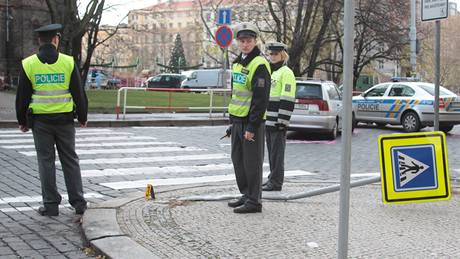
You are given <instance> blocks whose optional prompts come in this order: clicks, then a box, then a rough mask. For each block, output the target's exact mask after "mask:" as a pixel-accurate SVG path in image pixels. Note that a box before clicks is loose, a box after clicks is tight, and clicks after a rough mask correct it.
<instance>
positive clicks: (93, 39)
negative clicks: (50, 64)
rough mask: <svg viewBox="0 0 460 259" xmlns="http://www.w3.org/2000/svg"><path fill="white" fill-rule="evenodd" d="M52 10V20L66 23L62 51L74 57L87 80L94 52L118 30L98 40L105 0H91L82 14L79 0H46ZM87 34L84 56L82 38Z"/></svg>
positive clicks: (84, 78) (61, 45)
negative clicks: (83, 54)
mask: <svg viewBox="0 0 460 259" xmlns="http://www.w3.org/2000/svg"><path fill="white" fill-rule="evenodd" d="M46 4H47V6H48V9H49V11H50V16H51V22H53V23H61V24H63V25H64V33H63V36H62V38H61V43H60V51H62V52H64V53H66V54H69V55H71V56H73V57H74V59H75V62H76V64H78V66H79V69H80V73H81V75H82V79H83V80H86V77H87V75H88V70H89V66H90V61H91V57H92V54H93V52H94V50H95V48H96V47H97V46H98V44H101V42H103V41H105V40H107V39H108V38H109V37H111V36H113V35H114V34H115V33H116V30H115V31H114V32H113V33H112V34H110V35H109V36H108V37H107V38H106V39H103V40H102V41H100V40H99V41H98V32H99V25H100V22H101V18H102V12H103V11H104V10H105V9H104V5H105V0H90V1H89V2H88V4H87V6H86V7H85V8H84V9H85V11H84V13H83V14H82V15H80V13H79V11H78V9H79V6H78V1H77V0H46ZM85 34H86V36H87V37H86V40H87V42H86V51H85V52H86V57H84V58H83V56H82V40H83V37H84V36H85Z"/></svg>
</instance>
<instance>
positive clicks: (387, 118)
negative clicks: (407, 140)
mask: <svg viewBox="0 0 460 259" xmlns="http://www.w3.org/2000/svg"><path fill="white" fill-rule="evenodd" d="M434 91H435V90H434V84H431V83H424V82H387V83H381V84H378V85H375V86H373V87H372V88H370V89H368V90H367V91H365V92H364V93H362V94H361V95H359V96H354V97H353V115H354V121H353V123H354V125H356V124H357V123H358V122H374V123H376V124H377V125H378V126H385V125H386V124H392V125H402V126H403V128H404V130H405V131H406V132H416V131H419V130H420V129H421V128H423V127H426V126H433V124H434ZM456 124H460V100H459V99H458V96H457V95H456V94H454V93H453V92H451V91H449V90H447V89H446V88H444V87H440V92H439V129H440V130H442V131H444V132H448V131H450V130H452V128H453V127H454V125H456Z"/></svg>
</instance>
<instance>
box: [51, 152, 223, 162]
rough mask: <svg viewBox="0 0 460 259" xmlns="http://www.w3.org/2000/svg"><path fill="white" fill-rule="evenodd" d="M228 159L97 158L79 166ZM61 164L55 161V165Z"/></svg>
mask: <svg viewBox="0 0 460 259" xmlns="http://www.w3.org/2000/svg"><path fill="white" fill-rule="evenodd" d="M225 158H229V156H228V155H227V154H205V155H184V156H158V157H120V158H98V159H82V160H80V165H88V164H125V163H149V162H168V161H176V162H178V161H189V160H208V159H225ZM60 164H61V162H59V161H56V165H60Z"/></svg>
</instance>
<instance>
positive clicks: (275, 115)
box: [265, 66, 296, 126]
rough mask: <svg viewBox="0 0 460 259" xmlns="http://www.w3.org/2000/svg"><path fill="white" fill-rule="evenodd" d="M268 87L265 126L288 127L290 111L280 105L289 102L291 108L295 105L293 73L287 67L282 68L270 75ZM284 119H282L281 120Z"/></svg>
mask: <svg viewBox="0 0 460 259" xmlns="http://www.w3.org/2000/svg"><path fill="white" fill-rule="evenodd" d="M271 78H272V84H271V87H270V98H269V102H270V103H269V107H268V109H267V115H269V117H268V118H267V121H266V123H265V125H267V126H274V125H275V124H277V123H281V124H284V125H286V126H288V125H289V120H288V119H289V117H290V116H291V115H292V111H291V110H287V109H286V108H285V105H281V103H284V104H285V103H286V102H290V103H292V108H294V103H295V92H296V81H295V76H294V73H293V72H292V70H291V69H289V68H288V67H287V66H282V67H280V68H279V69H278V70H276V71H274V72H273V74H272V77H271ZM283 117H284V118H283Z"/></svg>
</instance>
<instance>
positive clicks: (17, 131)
mask: <svg viewBox="0 0 460 259" xmlns="http://www.w3.org/2000/svg"><path fill="white" fill-rule="evenodd" d="M76 131H77V133H79V132H113V131H112V130H111V129H76ZM17 133H20V134H30V135H32V131H28V132H21V131H20V130H19V129H16V130H0V134H17Z"/></svg>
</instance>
